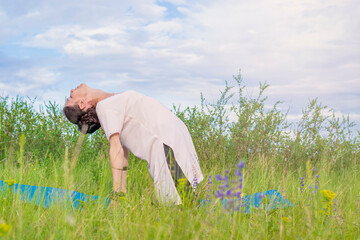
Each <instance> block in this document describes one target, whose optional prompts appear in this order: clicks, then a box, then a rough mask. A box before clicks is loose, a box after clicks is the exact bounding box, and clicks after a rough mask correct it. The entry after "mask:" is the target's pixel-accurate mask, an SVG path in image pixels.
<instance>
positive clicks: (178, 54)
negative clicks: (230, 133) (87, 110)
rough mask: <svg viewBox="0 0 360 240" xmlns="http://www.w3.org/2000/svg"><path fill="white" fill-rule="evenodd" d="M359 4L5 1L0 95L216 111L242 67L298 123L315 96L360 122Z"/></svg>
mask: <svg viewBox="0 0 360 240" xmlns="http://www.w3.org/2000/svg"><path fill="white" fill-rule="evenodd" d="M359 12H360V4H359V3H358V0H341V1H339V0H327V1H322V0H321V1H320V0H254V1H248V0H221V1H219V0H206V1H205V0H195V1H193V0H192V1H190V0H168V1H155V0H134V1H117V0H101V1H100V0H92V1H91V0H76V1H70V0H61V1H60V0H46V1H45V0H33V1H27V0H0V29H1V31H0V96H16V95H21V96H29V97H35V96H36V97H37V99H38V101H48V100H52V101H56V102H57V103H59V104H61V105H63V103H64V100H65V97H66V96H68V95H69V89H71V88H73V87H76V86H77V85H78V84H79V83H81V82H85V83H87V84H88V85H89V86H91V87H95V88H101V89H103V90H105V91H109V92H117V91H123V90H126V89H133V90H137V91H139V92H142V93H144V94H146V95H149V96H152V97H154V98H157V99H158V100H160V101H161V102H163V103H164V104H165V105H167V106H168V107H171V106H172V104H175V105H179V104H181V106H184V107H185V106H193V105H198V104H200V92H202V93H203V94H204V96H205V98H206V99H207V100H208V101H209V102H211V101H215V100H216V99H217V97H218V96H219V89H223V87H224V80H228V81H229V83H230V84H235V82H234V81H233V80H232V76H233V75H236V74H237V73H238V72H239V69H241V72H242V76H243V81H244V84H245V85H246V86H248V90H247V93H248V94H249V95H254V96H255V95H256V93H257V88H256V87H257V86H258V84H259V82H267V83H268V84H270V87H269V89H268V91H267V92H266V94H267V95H268V96H269V97H270V102H269V103H271V101H275V100H282V101H284V103H283V105H282V106H283V108H284V109H285V110H287V108H290V112H289V115H290V118H296V117H297V116H298V115H300V114H301V110H302V108H304V107H305V106H306V104H307V102H308V100H309V99H313V98H316V97H318V98H319V100H320V101H321V102H322V103H324V104H326V105H328V106H330V107H332V108H334V109H335V110H336V112H338V113H342V114H349V115H350V118H351V119H352V120H353V121H355V122H356V123H357V124H360V31H359V30H360V15H359Z"/></svg>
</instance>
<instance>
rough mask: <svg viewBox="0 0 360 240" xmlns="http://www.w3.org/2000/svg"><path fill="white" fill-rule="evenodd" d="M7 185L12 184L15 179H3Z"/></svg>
mask: <svg viewBox="0 0 360 240" xmlns="http://www.w3.org/2000/svg"><path fill="white" fill-rule="evenodd" d="M4 182H5V183H6V184H7V185H9V186H12V185H14V184H15V180H14V179H11V180H5V181H4Z"/></svg>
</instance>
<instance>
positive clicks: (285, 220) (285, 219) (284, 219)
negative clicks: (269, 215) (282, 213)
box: [281, 217, 290, 223]
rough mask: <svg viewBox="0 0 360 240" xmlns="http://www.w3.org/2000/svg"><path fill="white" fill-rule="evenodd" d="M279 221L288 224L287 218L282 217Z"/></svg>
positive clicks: (288, 219)
mask: <svg viewBox="0 0 360 240" xmlns="http://www.w3.org/2000/svg"><path fill="white" fill-rule="evenodd" d="M281 221H283V222H284V223H289V222H290V218H289V217H282V218H281Z"/></svg>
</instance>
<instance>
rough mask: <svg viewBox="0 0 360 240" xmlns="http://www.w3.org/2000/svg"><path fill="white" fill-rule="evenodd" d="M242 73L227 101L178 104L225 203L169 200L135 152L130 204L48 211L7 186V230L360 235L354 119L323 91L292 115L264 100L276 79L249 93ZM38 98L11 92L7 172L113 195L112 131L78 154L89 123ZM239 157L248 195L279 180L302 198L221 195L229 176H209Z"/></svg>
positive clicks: (90, 235) (0, 119)
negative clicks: (269, 202)
mask: <svg viewBox="0 0 360 240" xmlns="http://www.w3.org/2000/svg"><path fill="white" fill-rule="evenodd" d="M234 79H235V80H236V83H237V87H238V90H237V91H236V92H234V91H233V87H231V86H228V84H227V83H226V86H225V90H223V91H222V92H221V96H220V98H219V100H218V101H217V102H215V103H207V102H206V101H205V99H204V98H201V106H200V107H192V108H191V107H188V108H186V109H182V110H181V109H180V107H174V110H173V111H174V112H175V114H176V115H177V116H178V117H179V118H180V119H182V120H183V121H184V122H185V124H186V125H187V127H188V129H189V131H190V133H191V135H192V138H193V141H194V145H195V148H196V150H197V153H198V156H199V161H200V165H201V167H202V170H203V173H204V176H205V180H204V181H203V182H202V183H200V184H199V196H198V197H199V198H207V197H210V198H211V199H212V200H213V201H212V202H213V203H214V204H209V205H206V206H201V207H200V206H199V204H198V202H197V201H195V202H193V203H189V204H186V205H184V206H167V205H161V204H159V203H158V202H157V200H156V197H155V196H154V186H153V180H152V178H151V177H150V175H149V173H148V169H147V164H146V162H145V161H142V160H139V159H137V158H136V157H134V156H133V155H130V159H129V165H130V170H129V172H128V189H127V190H128V200H129V203H128V204H125V205H118V206H116V207H109V208H107V209H104V208H103V206H101V205H87V204H85V206H84V207H83V209H82V210H71V208H64V207H61V206H52V207H50V209H44V208H42V207H37V206H34V205H31V204H26V203H24V202H21V201H20V199H19V197H18V196H14V195H11V194H8V195H6V196H5V195H3V196H1V197H0V238H3V239H79V238H80V239H359V236H360V182H359V180H358V179H360V161H359V159H360V132H359V131H357V132H356V131H355V130H354V123H353V122H351V121H350V119H349V118H348V117H345V116H344V117H341V118H338V117H336V116H335V114H334V111H333V110H331V109H329V108H328V107H326V106H324V105H322V104H320V103H318V102H317V100H316V99H315V100H312V101H310V102H309V103H308V105H307V106H306V107H305V108H304V111H303V117H302V118H301V120H300V121H299V122H296V123H292V124H290V123H288V122H287V121H286V113H284V112H281V111H280V110H279V107H278V105H279V104H280V102H279V103H276V104H275V105H274V106H273V107H272V108H267V107H265V105H266V104H267V98H266V97H264V96H263V93H264V91H265V90H266V88H267V86H268V85H267V84H261V85H260V92H259V95H258V96H256V97H254V98H251V97H249V96H246V95H245V94H244V93H245V87H244V86H243V85H242V82H241V77H240V76H235V77H234ZM234 96H237V99H236V101H234V100H233V98H234ZM230 102H232V104H230ZM33 103H34V101H33V100H28V99H24V98H21V97H18V98H15V99H11V100H9V98H6V97H4V98H0V179H1V180H11V179H14V180H15V181H16V183H20V184H28V185H37V186H49V187H56V188H65V189H70V190H76V191H79V192H82V193H86V194H91V195H99V196H107V195H108V194H109V193H110V191H111V189H112V177H111V168H110V163H109V157H108V150H109V146H108V142H107V140H106V138H105V135H104V133H103V132H102V131H101V130H100V131H97V132H96V133H94V134H93V135H91V136H86V138H85V139H84V141H83V143H82V150H81V152H77V151H75V149H76V147H75V146H76V144H77V142H81V140H80V141H79V136H80V135H79V132H78V131H77V130H76V127H75V126H73V125H72V124H70V123H69V122H68V121H66V119H65V118H64V116H63V115H62V112H61V108H60V106H59V105H58V104H56V103H48V104H45V106H43V107H42V108H41V109H40V110H39V111H36V110H35V109H34V107H33ZM229 114H232V115H233V116H236V119H235V121H230V120H229V118H228V116H229ZM240 160H242V161H244V162H245V168H244V169H243V174H244V182H243V186H244V188H243V192H244V193H246V194H253V193H256V192H261V191H265V190H270V189H277V190H278V191H279V192H280V193H281V194H282V195H283V196H285V198H286V199H288V200H289V201H291V202H292V203H293V204H294V206H293V207H291V208H286V209H277V210H274V211H264V210H261V209H257V210H256V209H255V210H254V212H253V213H252V214H244V213H241V212H238V211H229V210H227V209H223V208H221V207H220V206H219V205H218V204H215V203H217V202H218V201H219V199H217V198H216V196H215V191H216V190H217V189H218V187H219V185H220V183H218V182H216V181H215V180H214V181H213V183H212V184H208V183H207V178H208V177H209V176H210V175H211V176H215V175H217V174H221V175H224V174H225V170H229V171H230V173H232V172H233V171H234V169H235V168H236V164H237V163H238V162H239V161H240ZM316 176H319V177H318V178H317V177H316ZM230 178H232V176H231V174H230ZM300 178H304V180H303V184H304V186H301V180H300ZM315 186H318V189H317V190H316V192H315V193H314V190H315ZM209 189H210V190H211V191H210V193H211V194H210V196H208V195H209V191H208V190H209ZM321 190H331V191H333V192H335V193H336V197H335V198H334V199H333V205H332V206H330V208H329V209H330V212H327V211H326V212H322V210H323V208H325V207H326V206H327V204H328V203H327V202H326V201H325V198H324V197H323V195H322V193H321V192H320V191H321ZM9 227H11V228H10V229H9ZM1 236H2V237H1Z"/></svg>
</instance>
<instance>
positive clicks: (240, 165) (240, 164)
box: [236, 161, 245, 169]
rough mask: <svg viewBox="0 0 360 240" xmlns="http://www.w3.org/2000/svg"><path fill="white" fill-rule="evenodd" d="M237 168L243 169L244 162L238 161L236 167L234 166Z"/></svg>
mask: <svg viewBox="0 0 360 240" xmlns="http://www.w3.org/2000/svg"><path fill="white" fill-rule="evenodd" d="M236 167H237V168H240V169H243V168H244V167H245V163H244V161H240V162H239V163H238V164H237V165H236Z"/></svg>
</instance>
